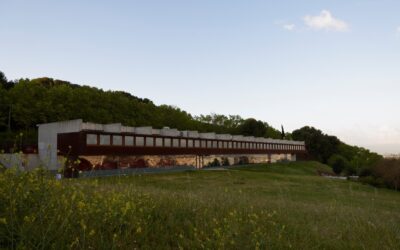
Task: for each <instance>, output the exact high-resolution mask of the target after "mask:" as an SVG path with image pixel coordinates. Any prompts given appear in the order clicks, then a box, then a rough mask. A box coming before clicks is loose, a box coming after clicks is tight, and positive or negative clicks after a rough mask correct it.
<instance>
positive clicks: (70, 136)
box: [58, 131, 306, 156]
mask: <svg viewBox="0 0 400 250" xmlns="http://www.w3.org/2000/svg"><path fill="white" fill-rule="evenodd" d="M86 134H94V135H97V143H95V144H93V145H87V143H86ZM100 135H130V136H135V137H143V138H146V137H153V138H163V141H164V140H165V138H169V139H186V140H192V139H191V138H181V137H170V136H159V135H138V134H132V133H122V134H116V133H106V132H98V131H96V132H95V131H82V132H77V133H65V134H59V135H58V150H59V153H60V154H63V155H75V156H78V155H186V154H190V155H230V154H232V155H234V154H238V155H240V154H242V155H245V154H289V153H291V154H294V153H295V154H306V151H305V150H295V149H289V148H294V147H287V149H282V146H279V147H277V145H274V146H273V147H272V146H271V147H266V149H262V148H257V149H250V148H246V149H237V148H236V149H235V148H195V147H189V146H188V143H187V142H186V147H172V145H171V147H165V142H163V145H164V147H155V146H153V147H146V146H145V145H146V144H145V141H146V140H144V144H143V145H141V146H123V145H122V146H116V145H112V141H110V145H100ZM110 138H111V139H112V136H110ZM123 141H124V139H123ZM135 141H136V140H135ZM171 141H172V140H171ZM207 141H217V140H207ZM154 143H155V140H153V144H154ZM239 143H242V144H243V143H246V142H239ZM219 144H221V141H219ZM179 145H181V142H180V140H179ZM280 145H286V144H280ZM287 146H292V145H287Z"/></svg>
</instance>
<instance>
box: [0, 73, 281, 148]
mask: <svg viewBox="0 0 400 250" xmlns="http://www.w3.org/2000/svg"><path fill="white" fill-rule="evenodd" d="M0 102H1V104H0V107H1V108H0V133H1V134H2V135H1V137H0V139H1V138H2V141H3V143H4V142H6V141H12V140H15V136H16V135H20V134H21V132H22V134H23V138H22V140H23V141H24V142H25V143H32V144H34V143H36V141H35V140H36V134H35V131H36V129H35V128H36V125H37V124H39V123H47V122H54V121H62V120H70V119H78V118H82V119H84V120H85V121H91V122H97V123H115V122H120V123H122V124H124V125H128V126H153V127H155V128H161V127H164V126H167V127H171V128H177V129H180V130H198V131H200V132H211V131H214V132H217V133H230V134H245V135H253V136H265V137H271V138H279V131H277V130H276V129H274V128H273V127H271V126H269V125H268V124H267V123H265V122H262V121H257V120H255V119H243V118H242V117H240V116H224V115H217V114H212V115H207V116H203V115H202V116H199V117H193V116H192V115H191V114H189V113H187V112H186V111H183V110H181V109H179V108H178V107H173V106H168V105H159V106H157V105H155V104H154V103H153V102H152V101H150V100H149V99H142V98H138V97H136V96H133V95H131V94H129V93H126V92H123V91H103V90H102V89H98V88H94V87H89V86H80V85H76V84H71V83H70V82H67V81H61V80H55V79H52V78H47V77H43V78H37V79H32V80H30V79H19V80H15V81H8V80H7V78H6V77H5V75H4V74H3V73H1V72H0ZM10 113H11V116H10V117H9V114H10ZM9 118H10V124H9ZM9 125H10V128H11V130H10V129H9ZM20 139H21V138H20Z"/></svg>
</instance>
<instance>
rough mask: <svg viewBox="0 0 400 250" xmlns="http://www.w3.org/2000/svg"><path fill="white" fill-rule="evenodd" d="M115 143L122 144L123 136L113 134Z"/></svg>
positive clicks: (116, 144)
mask: <svg viewBox="0 0 400 250" xmlns="http://www.w3.org/2000/svg"><path fill="white" fill-rule="evenodd" d="M112 138H113V145H115V146H122V136H120V135H113V137H112Z"/></svg>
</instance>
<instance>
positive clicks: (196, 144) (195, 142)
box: [194, 140, 200, 148]
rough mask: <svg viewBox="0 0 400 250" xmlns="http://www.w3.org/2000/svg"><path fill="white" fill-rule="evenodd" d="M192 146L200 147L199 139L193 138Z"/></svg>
mask: <svg viewBox="0 0 400 250" xmlns="http://www.w3.org/2000/svg"><path fill="white" fill-rule="evenodd" d="M194 147H195V148H199V147H200V141H199V140H195V141H194Z"/></svg>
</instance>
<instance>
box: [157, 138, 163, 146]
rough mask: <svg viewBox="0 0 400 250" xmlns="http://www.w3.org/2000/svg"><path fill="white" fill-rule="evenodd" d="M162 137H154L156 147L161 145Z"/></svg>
mask: <svg viewBox="0 0 400 250" xmlns="http://www.w3.org/2000/svg"><path fill="white" fill-rule="evenodd" d="M162 146H163V145H162V138H159V137H157V138H156V147H162Z"/></svg>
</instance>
